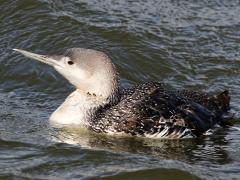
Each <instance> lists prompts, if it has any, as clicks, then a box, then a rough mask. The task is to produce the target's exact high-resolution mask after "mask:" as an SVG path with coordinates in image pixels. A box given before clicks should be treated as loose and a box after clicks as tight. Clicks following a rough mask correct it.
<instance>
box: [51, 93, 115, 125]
mask: <svg viewBox="0 0 240 180" xmlns="http://www.w3.org/2000/svg"><path fill="white" fill-rule="evenodd" d="M117 94H118V90H116V92H113V93H112V94H111V96H109V97H108V98H105V97H102V96H97V95H96V94H94V93H90V92H85V91H81V90H79V89H77V90H75V91H74V92H73V93H71V94H70V95H69V96H68V97H67V98H66V100H65V101H64V102H63V104H62V105H61V106H60V107H59V108H57V110H56V111H55V112H53V114H52V115H51V117H50V122H51V123H53V124H61V125H70V124H75V125H79V126H85V127H87V126H89V121H90V120H92V119H93V118H94V114H95V112H96V111H97V110H98V109H99V108H101V107H103V106H105V105H106V104H111V105H112V104H113V103H114V102H116V101H117Z"/></svg>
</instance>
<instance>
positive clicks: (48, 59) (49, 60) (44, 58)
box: [13, 49, 60, 66]
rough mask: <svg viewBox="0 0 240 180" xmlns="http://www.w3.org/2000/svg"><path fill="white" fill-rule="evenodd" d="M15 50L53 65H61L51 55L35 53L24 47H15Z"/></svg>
mask: <svg viewBox="0 0 240 180" xmlns="http://www.w3.org/2000/svg"><path fill="white" fill-rule="evenodd" d="M13 50H14V51H17V52H20V53H21V54H23V55H24V56H26V57H28V58H31V59H34V60H37V61H40V62H42V63H45V64H48V65H51V66H55V65H57V66H59V65H60V64H59V62H58V61H57V60H56V59H53V58H52V57H51V56H47V55H41V54H35V53H32V52H28V51H25V50H22V49H13Z"/></svg>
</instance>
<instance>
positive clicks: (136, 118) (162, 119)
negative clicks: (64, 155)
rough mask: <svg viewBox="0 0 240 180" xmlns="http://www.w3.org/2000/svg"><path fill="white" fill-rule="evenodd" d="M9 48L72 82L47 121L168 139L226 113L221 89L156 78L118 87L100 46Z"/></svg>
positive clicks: (207, 126) (203, 128) (192, 133)
mask: <svg viewBox="0 0 240 180" xmlns="http://www.w3.org/2000/svg"><path fill="white" fill-rule="evenodd" d="M13 50H15V51H17V52H20V53H21V54H23V55H25V56H26V57H28V58H31V59H35V60H38V61H40V62H42V63H45V64H48V65H50V66H52V67H53V68H54V69H55V70H56V71H58V72H59V73H60V74H61V75H63V76H64V77H65V78H66V79H67V80H68V81H69V82H70V83H71V84H72V85H74V86H75V87H76V90H75V91H74V92H73V93H71V94H70V95H69V96H68V97H67V98H66V100H65V101H64V102H63V104H62V105H61V106H60V107H58V108H57V110H55V112H53V113H52V115H51V116H50V123H54V124H61V125H70V126H80V127H86V128H87V129H89V130H92V131H94V132H97V133H107V134H125V135H132V136H140V137H149V138H171V139H174V138H189V137H199V136H202V135H203V134H204V133H206V132H207V131H208V130H211V129H213V128H214V127H215V126H216V125H221V124H224V122H225V121H226V119H229V116H228V112H229V110H230V105H229V103H230V96H229V92H228V91H227V90H225V91H223V92H221V93H219V94H215V95H211V94H208V93H205V92H197V91H190V90H185V89H183V90H173V89H170V88H167V87H166V86H165V84H162V83H159V82H146V83H143V84H140V85H135V86H132V87H130V88H128V89H126V88H125V89H124V88H120V83H119V76H118V73H117V71H116V68H115V66H114V64H113V63H112V62H111V60H110V58H109V57H108V56H107V55H106V54H105V53H103V52H100V51H96V50H92V49H84V48H71V49H67V50H66V51H64V53H63V54H60V55H40V54H35V53H32V52H28V51H25V50H21V49H13Z"/></svg>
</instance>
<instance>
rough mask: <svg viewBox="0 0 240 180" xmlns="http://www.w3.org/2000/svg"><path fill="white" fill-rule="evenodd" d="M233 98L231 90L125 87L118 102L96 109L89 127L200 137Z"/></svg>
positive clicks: (153, 135) (152, 84)
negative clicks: (198, 90) (204, 90)
mask: <svg viewBox="0 0 240 180" xmlns="http://www.w3.org/2000/svg"><path fill="white" fill-rule="evenodd" d="M229 100H230V98H229V96H228V92H227V91H225V92H223V93H221V94H219V95H217V96H211V95H209V94H207V93H200V92H194V91H188V90H178V91H173V90H168V89H167V88H165V86H164V85H163V84H160V83H157V82H148V83H144V84H141V85H138V86H134V87H132V88H130V89H124V90H122V92H121V94H120V100H119V102H118V103H116V105H114V106H110V107H109V106H104V107H102V108H100V109H99V110H98V111H96V113H95V115H94V116H95V117H94V118H92V119H93V121H91V122H90V126H89V128H90V129H91V130H93V131H96V132H105V133H109V132H110V131H111V132H112V133H125V134H130V135H134V136H145V137H151V138H184V137H197V136H201V135H202V134H203V133H204V132H206V131H207V130H209V129H211V128H213V127H214V126H215V125H216V124H218V123H220V122H221V120H222V115H223V114H224V113H225V112H227V110H228V109H229Z"/></svg>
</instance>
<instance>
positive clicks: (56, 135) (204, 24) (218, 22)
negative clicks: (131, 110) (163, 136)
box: [0, 0, 240, 179]
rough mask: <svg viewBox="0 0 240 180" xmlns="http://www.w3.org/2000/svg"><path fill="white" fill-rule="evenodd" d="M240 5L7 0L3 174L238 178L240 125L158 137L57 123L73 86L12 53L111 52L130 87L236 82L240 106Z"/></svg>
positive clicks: (0, 92)
mask: <svg viewBox="0 0 240 180" xmlns="http://www.w3.org/2000/svg"><path fill="white" fill-rule="evenodd" d="M239 12H240V3H239V1H238V0H232V1H224V0H213V1H199V2H196V1H181V2H180V1H174V0H173V1H168V0H161V1H157V0H148V1H138V0H137V1H130V0H122V1H118V2H116V1H112V0H97V1H96V0H78V1H74V0H68V1H65V0H58V1H55V0H48V1H47V0H18V1H16V0H0V22H1V26H0V73H1V76H0V179H3V178H9V179H12V178H21V177H22V178H32V177H35V178H39V179H59V178H65V179H73V178H75V179H81V178H93V179H94V178H96V177H102V178H106V179H114V178H123V179H127V178H129V179H134V178H136V179H137V178H139V177H149V178H152V179H159V178H162V179H171V178H172V175H173V174H174V175H175V176H177V178H178V179H196V178H197V177H200V178H204V179H213V178H215V179H234V178H235V179H238V178H239V176H240V174H239V171H240V169H239V167H240V156H239V153H240V150H239V146H240V144H239V135H240V131H239V130H238V129H239V122H238V120H236V121H237V123H236V124H235V127H234V128H220V129H217V131H216V132H215V133H214V136H206V137H204V138H199V139H186V140H153V139H144V138H130V137H119V136H105V135H100V134H94V133H91V132H88V131H85V130H83V129H73V128H72V129H70V128H54V127H51V126H50V125H49V124H48V117H49V115H50V114H51V112H53V111H54V110H55V109H56V108H57V107H58V106H59V105H60V104H61V103H62V102H63V100H64V99H65V98H66V97H67V95H69V94H70V92H72V91H73V87H72V86H71V85H69V84H68V82H66V80H65V79H64V78H62V77H61V76H59V75H58V74H57V73H56V72H55V71H54V70H53V69H52V68H51V67H48V66H46V65H44V64H39V63H37V62H35V61H30V60H29V59H26V58H25V57H23V56H21V55H19V54H15V53H13V52H12V48H21V49H27V50H31V51H34V52H36V53H46V52H48V53H58V52H62V51H63V50H64V49H66V48H70V47H83V48H93V49H97V50H102V51H104V52H106V53H107V54H108V55H109V56H110V57H111V59H112V60H113V62H114V63H115V64H116V66H117V69H118V71H119V73H120V75H121V82H122V85H123V86H129V85H132V84H135V83H140V82H144V81H149V80H155V81H163V82H164V83H167V84H170V86H172V87H173V88H190V89H197V90H199V89H200V90H205V91H207V92H215V91H220V90H223V89H229V90H230V93H231V96H232V103H231V105H232V107H233V108H232V109H233V112H235V113H236V114H237V117H239V110H240V109H239V107H240V100H239V99H240V94H239V92H240V78H239V74H240V73H239V69H240V63H239V62H240V61H239V60H240V43H239V42H240V40H239V37H240V31H239V29H240V13H239Z"/></svg>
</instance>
